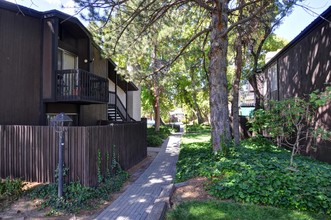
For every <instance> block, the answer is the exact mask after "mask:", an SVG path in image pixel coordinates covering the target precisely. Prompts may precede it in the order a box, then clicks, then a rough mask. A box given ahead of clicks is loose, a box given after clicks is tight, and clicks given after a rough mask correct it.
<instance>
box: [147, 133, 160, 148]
mask: <svg viewBox="0 0 331 220" xmlns="http://www.w3.org/2000/svg"><path fill="white" fill-rule="evenodd" d="M162 143H163V139H162V138H161V137H159V136H158V135H149V136H147V146H149V147H159V146H161V145H162Z"/></svg>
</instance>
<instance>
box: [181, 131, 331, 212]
mask: <svg viewBox="0 0 331 220" xmlns="http://www.w3.org/2000/svg"><path fill="white" fill-rule="evenodd" d="M243 146H244V147H241V148H236V149H233V151H232V152H230V154H229V155H228V157H226V158H225V157H223V156H222V155H221V154H214V153H212V150H211V146H210V143H209V142H197V143H189V144H181V151H180V154H179V160H178V162H177V173H176V181H177V182H178V181H185V180H187V179H189V178H192V177H195V176H206V177H208V178H210V179H211V180H212V183H211V184H210V185H208V187H207V188H208V189H209V192H210V193H211V194H212V195H214V196H216V197H219V198H221V199H231V200H234V201H236V202H242V203H254V204H260V205H269V206H275V207H281V208H286V209H292V210H300V211H309V212H315V213H325V214H328V215H331V182H330V178H331V165H329V164H326V163H322V162H319V161H315V160H312V159H310V158H307V157H303V156H298V158H297V168H298V170H299V171H298V172H292V171H291V170H288V169H287V167H288V158H289V157H290V153H289V152H288V151H286V150H284V149H280V148H278V147H276V146H274V145H272V144H271V143H270V142H269V141H268V140H265V139H263V138H262V137H257V138H254V139H250V140H248V141H246V142H243Z"/></svg>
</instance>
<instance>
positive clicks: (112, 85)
mask: <svg viewBox="0 0 331 220" xmlns="http://www.w3.org/2000/svg"><path fill="white" fill-rule="evenodd" d="M108 86H109V91H110V92H115V83H114V82H113V81H111V80H108ZM117 96H118V97H119V98H120V100H121V102H122V103H123V105H124V107H126V95H125V92H124V91H123V90H122V89H121V88H120V87H119V86H117ZM139 99H140V97H139Z"/></svg>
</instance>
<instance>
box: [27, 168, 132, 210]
mask: <svg viewBox="0 0 331 220" xmlns="http://www.w3.org/2000/svg"><path fill="white" fill-rule="evenodd" d="M127 178H128V174H127V172H124V171H120V172H118V173H117V175H115V176H112V177H111V178H108V179H106V181H105V182H102V183H101V184H99V185H98V187H87V186H83V185H81V183H80V182H79V181H77V182H71V183H69V184H64V186H63V198H58V197H57V184H55V183H52V184H45V185H42V186H39V187H36V188H34V189H32V190H30V191H29V192H28V193H27V196H28V197H30V198H31V199H36V198H39V199H43V201H44V202H43V203H42V204H41V206H40V208H41V209H43V208H46V207H50V208H51V213H49V214H50V215H54V214H56V213H57V212H59V211H64V212H66V213H75V212H77V211H79V210H81V209H85V208H89V207H95V206H97V205H99V204H101V203H102V202H103V201H102V200H108V199H109V198H110V197H111V194H112V193H113V192H116V191H119V190H120V188H121V186H122V185H123V183H124V182H125V181H126V179H127Z"/></svg>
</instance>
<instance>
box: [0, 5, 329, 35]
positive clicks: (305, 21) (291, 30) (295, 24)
mask: <svg viewBox="0 0 331 220" xmlns="http://www.w3.org/2000/svg"><path fill="white" fill-rule="evenodd" d="M0 1H2V0H0ZM7 1H10V2H14V3H17V4H20V5H24V6H27V7H31V8H33V9H35V10H38V11H48V10H52V9H58V10H61V11H62V12H64V13H67V14H70V15H75V10H74V5H75V4H74V1H73V0H7ZM300 4H301V5H303V6H305V7H308V8H310V10H311V11H313V12H315V13H317V14H321V13H322V12H323V11H325V10H326V9H327V8H328V7H329V6H331V0H304V1H303V2H302V3H300ZM61 6H63V7H61ZM311 11H309V10H305V9H303V8H302V7H299V6H296V7H295V8H294V10H293V12H292V13H291V14H290V15H289V16H287V17H286V18H285V19H284V20H283V23H282V24H281V25H280V26H279V27H278V28H277V29H276V31H275V33H276V35H278V36H280V37H282V38H285V39H287V40H288V41H291V40H292V39H293V38H295V37H296V36H297V35H298V34H300V32H301V31H302V30H303V29H305V27H307V26H308V25H309V24H310V23H311V22H312V21H313V20H315V19H316V17H317V16H318V15H317V14H315V13H313V12H311ZM78 17H79V16H78ZM83 23H84V22H83Z"/></svg>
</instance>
